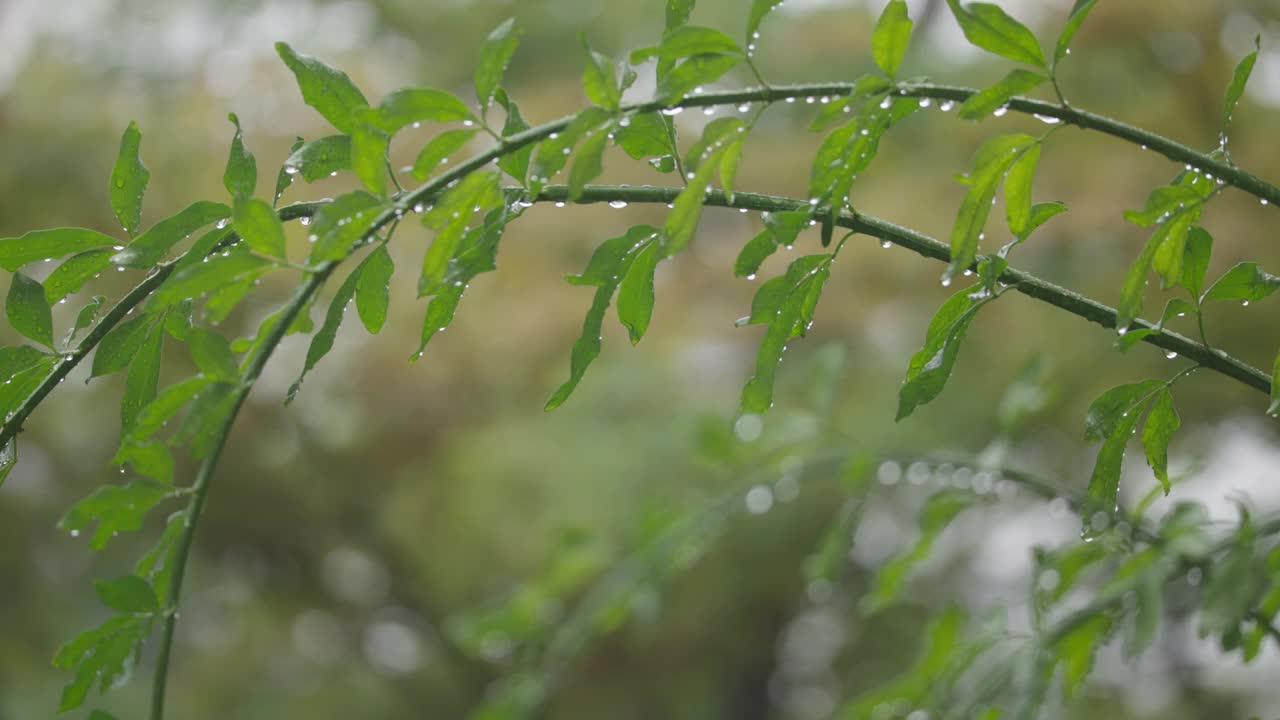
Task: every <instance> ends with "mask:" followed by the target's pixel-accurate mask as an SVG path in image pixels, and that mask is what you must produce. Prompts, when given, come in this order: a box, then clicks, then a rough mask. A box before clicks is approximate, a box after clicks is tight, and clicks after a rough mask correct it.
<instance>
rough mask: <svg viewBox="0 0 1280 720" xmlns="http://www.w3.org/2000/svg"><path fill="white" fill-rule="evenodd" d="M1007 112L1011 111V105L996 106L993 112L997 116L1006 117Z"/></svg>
mask: <svg viewBox="0 0 1280 720" xmlns="http://www.w3.org/2000/svg"><path fill="white" fill-rule="evenodd" d="M1007 112H1009V106H1008V105H1001V106H1000V107H998V108H996V109H995V110H994V111H993V112H992V113H991V114H992V115H993V116H995V117H1004V116H1005V113H1007Z"/></svg>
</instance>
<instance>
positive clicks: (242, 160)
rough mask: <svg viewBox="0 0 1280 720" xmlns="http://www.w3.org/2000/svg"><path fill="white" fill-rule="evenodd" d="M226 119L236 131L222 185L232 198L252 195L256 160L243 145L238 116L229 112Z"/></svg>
mask: <svg viewBox="0 0 1280 720" xmlns="http://www.w3.org/2000/svg"><path fill="white" fill-rule="evenodd" d="M227 119H228V120H230V121H231V123H232V124H233V125H235V126H236V132H235V134H234V135H232V136H231V151H230V153H229V154H228V156H227V169H226V170H225V171H223V173H222V185H223V187H225V188H226V189H227V192H228V193H230V194H231V197H233V198H238V197H241V196H243V197H253V190H254V188H256V187H257V185H258V161H257V160H255V159H254V157H253V153H251V152H249V151H248V150H247V149H246V148H245V146H244V134H243V133H242V132H241V130H240V118H238V117H236V114H235V113H231V114H230V115H228V116H227Z"/></svg>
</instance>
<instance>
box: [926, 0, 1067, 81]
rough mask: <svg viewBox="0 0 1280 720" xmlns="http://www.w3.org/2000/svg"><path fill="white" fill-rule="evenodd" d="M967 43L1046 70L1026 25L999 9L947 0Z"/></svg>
mask: <svg viewBox="0 0 1280 720" xmlns="http://www.w3.org/2000/svg"><path fill="white" fill-rule="evenodd" d="M947 5H948V6H949V7H950V8H951V12H952V14H953V15H955V17H956V21H957V22H959V23H960V29H961V30H962V31H964V36H965V38H966V39H968V40H969V42H971V43H973V44H974V45H976V46H977V47H980V48H982V49H983V50H986V51H988V52H992V53H995V54H996V55H999V56H1001V57H1006V58H1009V59H1010V60H1014V61H1017V62H1024V63H1027V64H1028V65H1035V66H1037V67H1042V68H1044V67H1047V64H1046V63H1045V59H1044V51H1042V50H1041V49H1040V42H1039V41H1038V40H1036V36H1035V35H1034V34H1033V33H1032V32H1031V31H1030V30H1028V29H1027V27H1026V26H1025V25H1023V24H1022V23H1020V22H1018V21H1017V20H1014V19H1013V18H1012V17H1009V15H1008V14H1007V13H1005V11H1004V10H1002V9H1000V6H999V5H993V4H991V3H969V4H968V5H961V4H960V0H947Z"/></svg>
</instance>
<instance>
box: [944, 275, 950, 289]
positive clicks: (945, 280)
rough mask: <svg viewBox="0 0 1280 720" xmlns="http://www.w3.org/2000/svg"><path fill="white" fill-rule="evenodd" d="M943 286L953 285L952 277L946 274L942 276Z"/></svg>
mask: <svg viewBox="0 0 1280 720" xmlns="http://www.w3.org/2000/svg"><path fill="white" fill-rule="evenodd" d="M942 287H951V278H949V277H947V276H945V275H944V276H943V277H942Z"/></svg>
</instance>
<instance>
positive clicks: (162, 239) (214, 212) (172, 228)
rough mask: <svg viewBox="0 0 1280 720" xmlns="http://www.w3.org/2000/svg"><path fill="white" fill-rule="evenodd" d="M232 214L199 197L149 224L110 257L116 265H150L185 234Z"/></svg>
mask: <svg viewBox="0 0 1280 720" xmlns="http://www.w3.org/2000/svg"><path fill="white" fill-rule="evenodd" d="M229 217H231V208H229V207H227V206H226V205H224V204H222V203H219V202H210V201H208V200H198V201H196V202H193V203H191V204H190V205H188V206H186V207H185V208H183V209H182V210H181V211H179V212H178V214H176V215H173V216H171V217H167V218H165V219H164V220H161V221H160V222H158V223H156V224H155V225H152V226H151V227H150V228H148V229H147V231H146V232H144V233H142V234H141V235H139V236H138V237H136V238H134V240H133V242H131V243H129V245H128V246H126V247H125V249H123V250H121V251H120V252H118V253H116V254H115V255H113V256H112V257H111V261H112V262H114V263H116V264H117V265H123V266H125V267H133V268H144V269H145V268H150V267H152V266H153V265H155V264H156V263H158V262H160V261H161V260H162V259H164V256H165V254H166V253H168V252H169V249H170V248H172V247H173V246H174V245H176V244H178V243H179V242H181V241H182V240H184V239H185V238H186V237H187V236H188V235H190V234H191V233H193V232H195V231H196V230H199V229H200V228H202V227H204V226H205V225H208V224H210V223H214V222H218V221H220V220H225V219H227V218H229Z"/></svg>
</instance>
